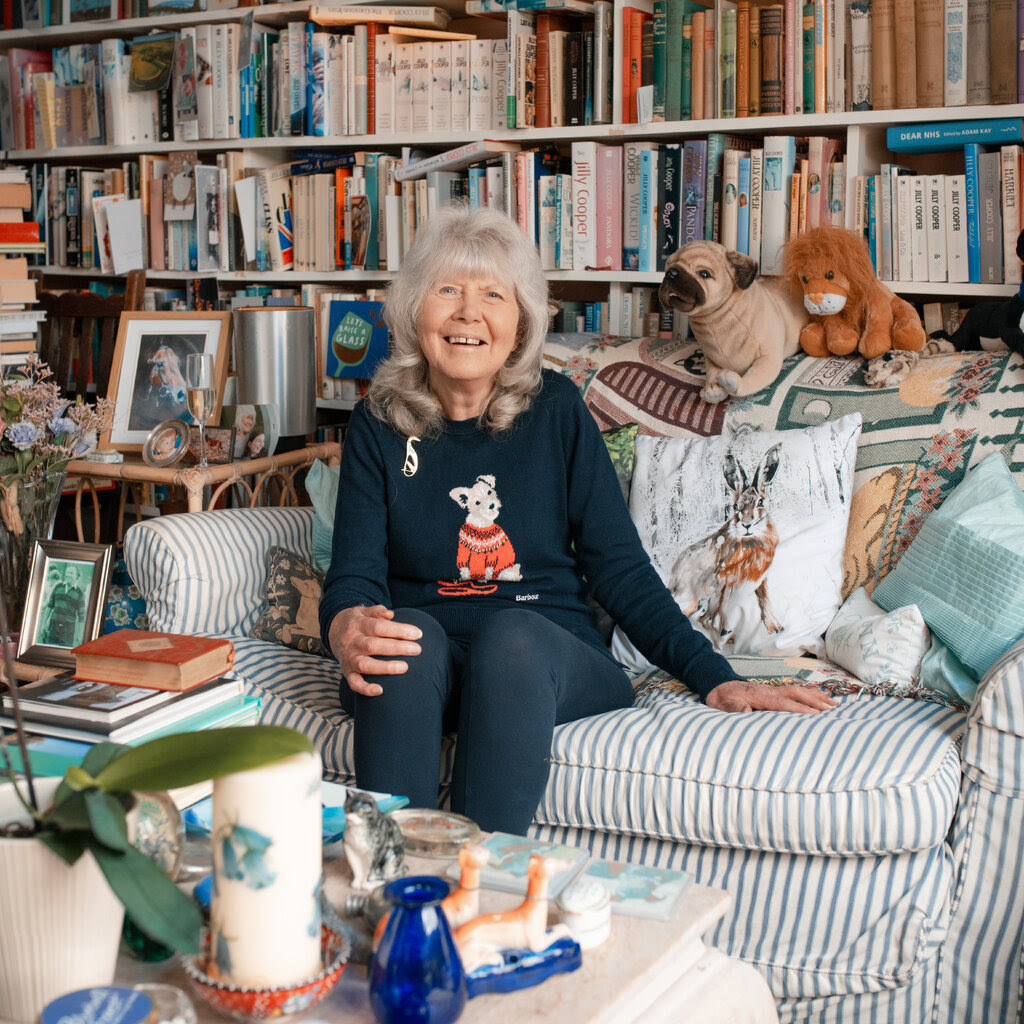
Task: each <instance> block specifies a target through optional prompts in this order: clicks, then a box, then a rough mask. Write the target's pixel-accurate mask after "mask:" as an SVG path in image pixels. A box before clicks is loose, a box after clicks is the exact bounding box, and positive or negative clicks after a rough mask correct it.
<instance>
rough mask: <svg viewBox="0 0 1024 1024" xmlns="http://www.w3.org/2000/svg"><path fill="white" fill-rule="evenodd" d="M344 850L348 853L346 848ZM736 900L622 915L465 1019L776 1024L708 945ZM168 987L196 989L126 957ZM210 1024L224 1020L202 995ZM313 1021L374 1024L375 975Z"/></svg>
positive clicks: (760, 990)
mask: <svg viewBox="0 0 1024 1024" xmlns="http://www.w3.org/2000/svg"><path fill="white" fill-rule="evenodd" d="M338 849H339V850H340V847H338ZM408 860H409V869H410V874H436V875H441V876H444V875H445V872H446V869H447V867H448V865H449V864H450V863H451V859H447V860H441V859H427V858H420V857H410V858H408ZM325 873H326V885H325V892H326V895H327V898H328V899H329V900H330V902H331V903H332V904H333V905H334V906H335V907H339V908H340V907H342V906H343V905H344V900H345V896H346V895H347V893H348V879H349V874H348V865H347V862H346V861H345V858H344V856H342V855H334V854H333V851H332V852H331V855H330V856H328V858H327V859H326V860H325ZM520 901H521V897H518V896H514V895H510V894H508V893H499V892H493V891H490V890H483V891H482V892H481V911H482V912H491V911H495V910H504V909H507V908H508V907H511V906H515V905H517V904H518V903H519V902H520ZM730 904H731V897H730V896H729V894H728V893H727V892H724V891H723V890H721V889H711V888H707V887H705V886H700V885H694V886H692V887H691V888H690V889H689V890H688V891H687V893H686V894H685V896H684V897H683V901H682V904H681V906H680V909H679V912H678V913H677V914H676V916H675V918H674V919H672V920H670V921H652V920H647V919H644V918H637V917H625V916H622V915H614V916H613V918H612V931H611V936H610V937H609V938H608V939H607V940H606V941H605V942H604V943H602V944H601V945H600V946H598V947H597V948H596V949H590V950H587V951H585V952H584V954H583V965H582V966H581V967H580V969H579V970H577V971H573V972H572V973H570V974H561V975H555V976H554V977H551V978H549V979H548V980H547V981H545V982H543V983H542V984H540V985H537V986H535V987H534V988H530V989H523V990H521V991H519V992H513V993H508V994H503V995H482V996H477V997H476V998H475V999H472V1000H470V1001H469V1002H468V1003H467V1004H466V1009H465V1011H464V1012H463V1014H462V1016H461V1017H460V1018H459V1019H460V1021H465V1022H466V1024H508V1022H509V1021H521V1022H527V1021H529V1022H533V1021H536V1022H544V1021H551V1022H556V1021H557V1022H558V1024H565V1022H567V1021H571V1022H572V1024H629V1022H632V1021H641V1020H642V1021H643V1022H644V1024H658V1022H660V1021H665V1022H668V1021H672V1022H678V1021H680V1020H685V1021H687V1024H721V1022H723V1021H729V1022H730V1024H775V1022H777V1021H778V1016H777V1014H776V1010H775V1002H774V999H773V998H772V995H771V992H770V990H769V988H768V985H767V983H766V982H765V981H764V979H763V978H762V977H761V976H760V975H759V974H758V973H757V972H756V971H754V969H753V968H751V967H749V966H747V965H746V964H743V963H741V962H739V961H737V960H733V959H731V958H729V957H727V956H725V955H724V954H723V953H721V952H720V951H718V950H716V949H713V948H711V947H709V946H707V945H706V944H705V942H704V935H705V934H706V933H707V932H709V931H710V930H711V929H712V928H713V927H714V925H715V923H716V922H717V921H718V920H719V919H720V918H722V917H723V916H724V915H725V914H726V912H727V911H728V909H729V906H730ZM142 981H149V982H165V983H170V984H174V985H178V986H179V987H181V988H182V989H184V990H185V991H186V992H189V995H190V996H191V995H192V993H191V991H190V990H189V985H188V980H187V978H186V977H185V974H184V971H182V969H181V967H180V966H179V965H178V964H177V962H176V961H175V960H169V961H165V962H164V963H163V964H144V963H140V962H139V961H135V960H130V959H128V958H127V957H123V958H122V959H121V961H120V963H119V966H118V972H117V982H116V983H118V984H135V983H138V982H142ZM193 1002H194V1003H195V1006H196V1010H197V1012H198V1014H199V1021H200V1024H214V1022H217V1021H222V1020H224V1018H222V1017H219V1016H218V1015H217V1014H215V1013H214V1012H213V1011H212V1010H211V1009H210V1008H209V1007H207V1006H206V1005H205V1004H203V1003H202V1002H200V1001H199V1000H198V999H197V998H196V997H193ZM296 1019H301V1020H305V1021H326V1022H329V1024H333V1022H335V1021H337V1022H340V1024H374V1017H373V1014H372V1012H371V1010H370V1004H369V985H368V982H367V974H366V968H365V967H363V966H361V965H358V964H350V965H349V966H348V967H347V968H346V970H345V972H344V974H343V975H342V977H341V980H340V982H339V983H338V985H337V986H336V987H335V989H334V990H333V991H332V992H331V993H330V994H329V995H328V996H327V998H325V999H324V1000H323V1001H322V1002H320V1003H319V1004H317V1005H316V1006H314V1007H312V1008H311V1009H309V1010H308V1011H307V1012H306V1013H305V1014H303V1015H301V1017H299V1018H296Z"/></svg>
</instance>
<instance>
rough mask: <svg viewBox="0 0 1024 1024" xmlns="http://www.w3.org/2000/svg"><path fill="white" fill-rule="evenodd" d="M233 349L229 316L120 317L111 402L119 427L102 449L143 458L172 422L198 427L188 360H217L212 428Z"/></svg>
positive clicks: (133, 314) (109, 393)
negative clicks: (188, 386)
mask: <svg viewBox="0 0 1024 1024" xmlns="http://www.w3.org/2000/svg"><path fill="white" fill-rule="evenodd" d="M230 344H231V314H230V313H229V312H224V313H215V312H209V311H202V312H198V311H197V312H180V313H172V312H158V313H152V312H127V313H122V314H121V320H120V323H119V324H118V329H117V342H116V344H115V346H114V358H113V363H112V367H111V374H110V385H109V387H108V390H107V397H108V398H111V399H113V400H114V402H115V409H114V422H113V424H112V426H111V428H110V430H109V431H106V432H105V433H104V434H103V435H102V436H101V438H100V447H101V448H114V449H116V450H117V451H121V452H141V451H142V447H143V445H144V444H145V443H146V439H147V438H148V437H149V434H150V432H151V431H152V429H153V428H154V427H155V426H158V425H159V424H160V423H163V422H164V421H165V420H168V419H180V420H184V421H185V422H186V423H193V422H195V421H194V420H193V418H192V414H191V413H190V412H189V411H188V403H187V396H186V391H185V378H184V369H185V366H184V364H185V356H186V355H188V354H189V353H190V352H209V353H210V354H211V355H213V373H214V386H215V390H216V394H215V396H214V408H213V413H212V416H211V420H212V421H213V422H216V421H217V417H218V416H219V415H220V407H221V402H222V401H223V398H224V382H225V380H226V379H227V372H228V356H229V353H230Z"/></svg>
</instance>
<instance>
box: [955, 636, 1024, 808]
mask: <svg viewBox="0 0 1024 1024" xmlns="http://www.w3.org/2000/svg"><path fill="white" fill-rule="evenodd" d="M961 756H962V758H963V765H964V774H965V775H966V776H967V777H968V778H969V779H971V781H972V782H975V783H977V784H978V785H979V786H981V787H983V788H984V789H987V790H989V791H990V792H992V793H999V794H1001V795H1002V796H1008V797H1012V798H1014V799H1019V798H1021V797H1024V640H1019V641H1018V642H1017V643H1015V644H1014V645H1013V647H1011V648H1010V649H1009V650H1008V651H1007V652H1006V654H1004V655H1003V656H1002V657H1001V658H1000V659H999V660H998V661H997V662H996V663H995V664H994V665H993V666H992V667H991V668H990V669H989V670H988V672H987V673H986V675H985V678H984V679H982V681H981V683H980V685H979V686H978V692H977V693H976V694H975V697H974V701H973V703H972V704H971V710H970V713H969V715H968V716H967V734H966V735H965V737H964V743H963V753H962V755H961Z"/></svg>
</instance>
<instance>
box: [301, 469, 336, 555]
mask: <svg viewBox="0 0 1024 1024" xmlns="http://www.w3.org/2000/svg"><path fill="white" fill-rule="evenodd" d="M340 472H341V467H340V466H328V465H327V463H326V462H323V461H322V460H320V459H316V460H315V461H314V462H313V465H312V466H310V467H309V472H308V473H307V474H306V492H307V493H308V494H309V500H310V501H311V502H313V511H314V513H315V515H314V516H313V566H314V567H315V568H316V569H317V570H318V571H319V572H327V567H328V566H329V565H330V564H331V546H332V543H333V540H334V511H335V508H336V507H337V504H338V476H339V474H340Z"/></svg>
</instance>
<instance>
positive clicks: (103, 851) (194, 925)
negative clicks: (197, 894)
mask: <svg viewBox="0 0 1024 1024" xmlns="http://www.w3.org/2000/svg"><path fill="white" fill-rule="evenodd" d="M89 848H90V849H91V850H92V853H93V856H94V857H95V858H96V863H97V864H99V866H100V870H101V871H102V872H103V875H104V877H105V878H106V880H107V882H108V883H109V884H110V888H111V889H113V891H114V895H115V896H116V897H117V898H118V899H119V900H120V901H121V903H122V904H123V905H124V909H125V913H126V914H127V915H128V916H129V917H130V918H131V919H132V922H133V923H134V924H135V925H137V926H138V927H139V929H140V930H141V931H143V932H145V933H146V935H148V936H149V937H150V938H151V939H152V940H153V941H154V942H159V943H161V944H162V945H164V946H168V947H170V948H171V949H174V950H176V951H177V952H179V953H192V954H195V953H198V952H199V932H200V928H201V927H202V917H201V915H200V913H199V907H198V906H196V904H195V901H193V900H192V899H190V898H189V897H188V896H186V895H185V894H184V893H183V892H182V891H181V890H180V889H179V888H178V887H177V886H176V885H175V884H174V883H173V882H172V881H171V880H170V879H169V878H168V877H167V875H165V874H164V872H163V871H161V870H160V868H158V867H157V866H156V864H155V863H154V862H153V861H151V860H150V859H149V858H148V857H147V856H146V855H145V854H144V853H140V852H139V851H138V850H136V849H135V847H134V846H129V847H128V848H127V849H126V850H124V851H123V852H121V853H114V852H113V851H112V850H108V849H107V848H106V847H105V846H100V845H99V844H98V843H92V844H90V847H89Z"/></svg>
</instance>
